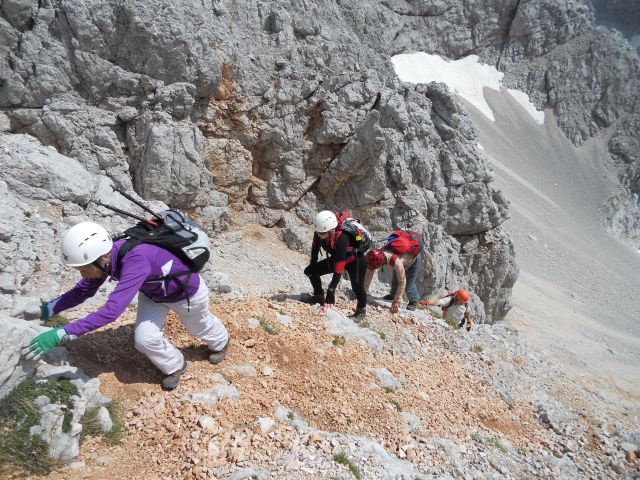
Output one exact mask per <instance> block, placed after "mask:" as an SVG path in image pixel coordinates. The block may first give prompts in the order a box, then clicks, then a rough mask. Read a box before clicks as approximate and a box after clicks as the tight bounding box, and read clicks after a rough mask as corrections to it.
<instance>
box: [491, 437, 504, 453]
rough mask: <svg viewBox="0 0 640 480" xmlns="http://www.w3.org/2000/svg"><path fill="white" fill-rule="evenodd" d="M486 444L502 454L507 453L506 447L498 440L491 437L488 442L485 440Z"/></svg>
mask: <svg viewBox="0 0 640 480" xmlns="http://www.w3.org/2000/svg"><path fill="white" fill-rule="evenodd" d="M486 443H487V444H488V445H493V446H494V447H496V448H497V449H498V450H500V451H501V452H502V453H508V450H507V447H505V446H504V445H503V444H502V442H501V441H500V440H499V439H498V438H495V437H491V438H490V439H489V440H487V442H486Z"/></svg>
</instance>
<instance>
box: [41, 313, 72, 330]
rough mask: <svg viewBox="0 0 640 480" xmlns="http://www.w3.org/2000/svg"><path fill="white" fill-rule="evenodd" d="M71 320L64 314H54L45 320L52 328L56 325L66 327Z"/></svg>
mask: <svg viewBox="0 0 640 480" xmlns="http://www.w3.org/2000/svg"><path fill="white" fill-rule="evenodd" d="M70 321H71V320H69V319H68V318H67V317H63V316H62V315H54V316H53V317H51V318H50V319H49V320H47V321H46V322H44V324H45V325H46V326H47V327H51V328H55V327H64V326H65V325H66V324H67V323H69V322H70Z"/></svg>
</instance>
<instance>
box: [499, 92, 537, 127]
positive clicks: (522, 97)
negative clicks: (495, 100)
mask: <svg viewBox="0 0 640 480" xmlns="http://www.w3.org/2000/svg"><path fill="white" fill-rule="evenodd" d="M507 92H509V94H510V95H511V96H512V97H513V99H514V100H515V101H516V102H518V103H519V104H520V105H522V106H523V107H524V109H525V110H526V111H527V112H528V113H529V115H531V117H532V118H533V119H534V120H535V122H536V123H537V124H538V125H544V112H541V111H540V110H536V107H534V106H533V104H532V103H531V102H530V101H529V95H527V94H526V93H524V92H522V91H520V90H515V89H513V88H508V89H507Z"/></svg>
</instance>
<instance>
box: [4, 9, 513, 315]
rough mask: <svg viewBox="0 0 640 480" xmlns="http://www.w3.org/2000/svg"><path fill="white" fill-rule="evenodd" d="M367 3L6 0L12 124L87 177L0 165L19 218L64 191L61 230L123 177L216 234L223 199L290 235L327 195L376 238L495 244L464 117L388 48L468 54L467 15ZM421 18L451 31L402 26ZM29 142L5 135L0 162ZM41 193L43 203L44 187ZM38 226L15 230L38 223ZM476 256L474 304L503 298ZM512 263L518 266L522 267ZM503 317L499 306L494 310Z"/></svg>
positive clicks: (486, 174)
mask: <svg viewBox="0 0 640 480" xmlns="http://www.w3.org/2000/svg"><path fill="white" fill-rule="evenodd" d="M481 7H482V8H488V9H490V11H491V12H494V13H493V14H492V16H491V19H490V20H489V22H488V24H491V27H490V28H491V30H492V31H494V32H495V34H496V36H499V34H498V32H500V30H501V28H503V27H504V25H506V24H507V22H508V18H509V8H500V9H496V8H495V7H493V6H491V5H490V2H487V5H482V6H479V7H478V8H479V9H480V8H481ZM359 9H360V6H359V5H357V4H356V3H350V2H345V3H343V4H340V5H337V4H336V5H333V8H331V9H326V8H324V7H322V8H321V7H320V6H317V5H315V4H309V5H300V6H291V5H290V4H288V3H287V2H270V3H263V2H250V3H249V4H242V5H222V4H215V5H213V6H211V7H209V8H202V6H201V5H200V4H199V3H197V2H191V3H189V2H187V3H186V4H184V3H182V4H181V5H180V8H177V7H176V5H174V3H173V2H171V1H168V0H163V1H159V2H155V3H154V4H153V5H151V4H147V3H145V2H134V3H131V2H129V3H127V5H120V4H117V3H114V2H109V1H92V2H90V3H89V4H86V3H83V4H82V5H81V4H77V3H75V2H71V3H69V2H67V3H65V4H42V5H38V6H37V7H35V6H34V5H33V4H32V3H31V2H27V1H23V2H12V3H11V4H7V5H3V8H2V18H3V23H2V25H3V30H2V32H3V36H4V38H6V40H7V41H6V42H4V44H3V45H4V47H3V54H4V55H3V58H4V59H5V60H4V62H5V64H4V67H6V68H4V69H3V72H5V73H4V74H3V78H2V82H3V83H2V85H3V88H2V93H1V94H0V105H1V106H2V107H4V108H5V109H6V110H5V111H6V119H5V120H4V121H3V129H4V130H5V131H7V132H9V133H10V134H12V135H11V136H14V135H16V134H28V135H30V136H31V137H35V138H37V139H38V140H39V141H40V142H41V143H42V144H43V145H48V146H52V147H54V148H55V150H56V152H57V154H58V155H64V157H66V158H65V160H64V161H63V162H62V163H61V164H65V163H68V158H72V159H74V160H75V161H77V162H78V163H77V164H75V165H74V168H73V169H72V170H70V171H71V172H79V173H78V175H77V177H76V178H77V179H81V178H83V177H86V179H85V180H83V181H78V182H77V183H76V185H77V186H78V187H79V191H78V192H76V193H75V194H74V195H75V197H73V198H69V197H68V195H69V194H70V193H71V192H67V193H66V194H65V195H67V196H62V197H61V196H60V195H61V194H60V192H55V189H58V190H59V189H61V188H68V187H62V186H61V185H62V184H63V183H67V182H69V181H70V179H68V178H63V177H59V175H58V176H57V177H56V176H53V177H49V178H50V179H51V181H49V182H47V181H44V180H39V181H38V182H40V183H38V182H36V181H34V180H33V178H28V179H25V178H24V176H25V175H26V174H25V171H29V170H30V169H31V170H32V169H33V167H32V166H31V165H28V164H27V165H26V166H27V168H26V169H23V167H24V166H25V164H24V163H22V162H21V163H18V164H16V165H15V167H14V168H12V169H11V171H9V172H7V173H5V174H3V179H5V182H6V184H7V195H8V196H12V195H15V197H14V200H15V202H16V203H17V205H18V207H17V208H18V210H25V209H26V207H25V206H24V205H21V201H22V200H23V198H25V197H29V198H33V195H32V194H31V190H32V188H33V187H37V188H39V189H41V190H43V191H46V190H47V188H49V187H51V188H54V192H53V193H54V194H53V197H54V198H56V199H57V200H59V201H60V202H61V203H60V208H59V209H58V211H57V212H56V215H50V216H49V217H48V218H47V221H50V222H51V223H50V225H51V226H54V225H55V226H57V225H56V224H57V222H58V220H62V221H63V223H71V222H73V221H74V219H78V218H80V217H85V218H86V217H89V218H90V217H92V216H96V215H97V214H104V213H105V212H104V209H100V208H96V207H95V205H94V204H93V203H92V201H95V200H98V201H101V202H106V203H113V194H112V193H111V192H110V190H111V187H110V186H111V185H113V186H116V187H120V188H124V189H125V190H131V189H134V190H135V191H136V192H138V193H139V194H140V195H141V196H143V197H145V198H149V199H156V200H160V201H162V202H165V203H167V204H171V205H172V206H175V207H179V208H184V209H187V208H189V209H192V208H195V209H196V210H195V211H196V213H198V214H200V215H201V216H204V217H205V221H204V222H203V223H205V224H208V225H209V226H211V227H214V228H220V227H221V226H223V225H224V224H225V222H226V221H227V218H228V216H227V215H228V213H227V210H226V208H227V205H228V204H229V205H230V206H231V207H232V208H233V209H235V210H237V211H240V210H242V211H244V212H245V214H244V215H243V216H242V217H239V218H244V219H245V221H246V220H247V219H248V220H255V219H257V220H259V221H261V222H263V223H264V224H268V225H274V224H276V223H279V222H280V223H281V222H283V221H284V222H285V223H286V227H287V231H288V232H289V235H290V236H291V235H293V237H292V239H291V242H293V243H292V244H299V243H300V242H299V240H296V239H299V238H300V232H299V228H300V226H301V225H304V224H305V223H306V222H308V221H309V220H310V219H311V217H312V215H313V213H314V212H315V211H316V210H317V209H319V208H324V207H323V205H327V206H329V207H331V208H348V209H351V210H353V211H354V213H356V214H357V215H358V216H359V217H360V218H362V220H364V221H365V222H366V223H367V224H368V225H369V226H370V227H371V228H372V229H374V230H376V231H380V232H383V231H385V230H389V229H391V228H395V227H400V226H407V225H410V226H413V227H415V228H426V227H427V226H428V225H441V226H442V227H443V230H442V232H443V233H442V234H443V235H444V236H446V237H447V241H448V242H449V245H450V246H451V248H454V249H455V248H458V246H459V245H460V243H459V242H458V241H456V240H455V239H454V237H458V236H459V237H465V236H477V237H478V239H479V238H480V236H485V235H487V234H488V232H490V231H495V232H496V233H495V234H496V235H498V236H501V235H502V234H500V224H501V223H502V222H503V221H504V219H505V218H507V216H508V211H507V204H506V201H505V200H504V198H503V197H502V196H501V195H500V194H499V193H497V192H495V191H493V190H492V189H491V186H490V182H491V180H492V177H491V173H490V171H489V169H488V168H487V166H486V164H485V162H484V160H483V159H482V157H481V156H480V155H479V154H478V152H477V149H476V143H477V140H476V130H475V127H474V126H473V124H472V123H471V121H470V120H469V118H468V117H467V115H466V113H465V111H464V109H463V108H462V106H461V105H460V104H459V103H458V102H457V101H456V100H455V99H454V97H453V96H452V94H451V92H449V91H448V90H447V89H446V87H445V86H443V85H429V86H409V85H402V84H400V83H399V82H398V80H397V78H396V76H395V74H394V72H393V69H392V67H391V64H390V62H389V57H388V55H389V54H390V53H391V52H393V51H394V50H395V51H398V50H404V49H406V48H409V47H410V46H411V48H416V49H428V50H433V48H428V45H427V44H426V43H425V42H426V41H428V39H431V40H434V39H437V40H434V41H435V42H436V43H434V44H433V45H434V48H436V47H437V48H438V49H441V50H442V51H443V52H447V55H449V56H460V55H462V54H464V53H465V52H466V51H470V49H472V48H473V40H472V39H471V37H469V35H466V34H464V33H463V32H464V31H465V30H468V23H467V21H466V20H465V12H464V11H463V10H461V9H460V8H458V7H455V8H453V9H451V8H445V7H443V8H440V7H439V6H432V7H429V8H426V9H423V10H424V11H419V12H414V11H413V10H412V9H413V7H411V8H410V9H409V10H407V8H406V6H404V3H403V2H390V3H388V4H387V3H385V4H381V5H374V6H367V7H366V8H365V9H364V10H363V11H362V13H359V12H358V10H359ZM381 10H382V11H384V12H386V13H387V14H389V18H390V19H391V20H390V24H389V25H388V27H389V28H384V29H382V30H383V31H384V35H383V36H380V35H379V34H378V33H379V31H380V30H381V29H378V28H375V25H377V20H376V21H374V20H373V17H371V18H369V16H373V15H377V13H378V12H379V11H381ZM158 12H163V13H162V15H158ZM310 13H313V14H312V15H310ZM420 18H422V19H427V20H428V23H429V24H430V25H431V26H434V27H437V29H439V30H444V31H446V32H447V33H446V35H437V36H433V35H423V36H415V35H406V34H404V33H402V31H403V30H404V29H405V28H408V26H409V25H411V26H413V27H415V28H418V26H419V24H420ZM487 27H488V25H487ZM419 29H420V30H421V31H424V32H427V31H428V27H425V26H424V25H423V26H420V27H419ZM392 33H393V35H394V36H396V37H397V39H394V38H391V37H390V35H391V34H392ZM396 34H398V35H396ZM419 37H420V38H423V40H418V38H419ZM462 38H463V39H464V40H460V39H462ZM7 138H8V137H7ZM25 142H27V143H29V142H30V141H29V140H27V137H24V136H23V137H16V138H15V139H13V140H11V141H10V142H9V143H8V145H10V147H9V150H8V151H7V154H8V155H12V152H13V149H15V148H16V147H15V145H16V144H18V143H20V144H23V145H24V143H25ZM31 145H33V148H34V149H35V150H38V151H41V150H42V148H41V147H40V146H37V145H35V144H31ZM21 148H22V147H21ZM48 155H53V152H51V153H49V154H48ZM4 158H5V162H6V163H9V162H8V158H9V157H8V156H5V157H4ZM37 158H40V157H37ZM50 160H51V159H47V158H46V157H44V158H43V161H50ZM38 168H42V169H43V170H42V171H43V172H48V171H49V167H48V166H47V165H38ZM18 169H21V171H20V172H17V171H16V170H18ZM14 175H15V176H14ZM71 175H73V174H71ZM18 182H20V184H19V185H18ZM25 185H26V186H25ZM38 191H39V192H40V190H38ZM94 192H102V193H103V194H104V196H100V195H98V197H96V196H95V193H94ZM36 198H40V199H41V200H42V201H46V202H48V203H51V199H50V198H49V196H47V194H46V193H40V194H39V197H36ZM116 206H117V205H116ZM31 208H33V209H35V210H36V211H39V210H41V209H42V208H44V206H43V205H35V204H34V205H32V206H31ZM252 212H253V216H251V214H252ZM246 214H249V216H247V215H246ZM256 214H257V216H256ZM292 214H293V215H292ZM19 215H20V214H18V217H19ZM23 217H24V215H23ZM69 217H71V218H69ZM30 218H31V217H27V218H26V219H25V221H24V222H22V223H24V224H25V225H23V227H22V229H23V231H29V230H34V228H33V227H32V225H33V223H32V220H30ZM285 218H286V221H285V220H284V219H285ZM34 221H35V219H34ZM114 222H116V223H117V222H118V220H114ZM201 222H202V218H201ZM118 226H119V225H118ZM296 232H297V233H296ZM25 237H28V238H34V237H33V236H32V235H31V236H30V235H29V234H26V235H25ZM502 237H504V235H502ZM504 238H505V240H506V237H504ZM479 241H480V240H479ZM506 241H507V242H508V240H506ZM487 245H494V244H493V243H489V244H487ZM298 248H304V246H301V245H298ZM491 248H493V247H489V249H491ZM37 250H38V248H37V247H34V253H35V255H36V256H38V253H37ZM508 250H509V249H508V248H507V251H508ZM457 253H458V254H459V253H461V252H460V251H458V252H457ZM33 260H34V259H33V258H32V259H31V260H27V264H28V265H27V264H25V265H24V266H23V267H22V271H23V273H20V272H18V273H14V274H11V276H12V278H10V279H9V281H11V282H12V283H13V285H21V287H20V288H13V287H12V288H13V290H12V291H11V292H9V294H10V295H12V296H13V295H19V294H23V293H26V292H27V291H28V289H29V288H32V287H31V285H32V284H30V283H28V282H26V283H23V282H22V280H20V278H21V277H20V276H21V275H25V274H27V273H29V270H30V269H33V268H34V267H32V266H30V265H31V263H30V262H33ZM433 262H434V264H435V266H439V265H444V264H446V263H449V259H448V258H440V257H438V258H434V259H433ZM7 263H8V262H7ZM463 263H464V262H463ZM472 263H473V264H474V267H473V268H461V269H460V270H459V277H456V278H457V281H459V282H460V283H461V284H464V285H465V286H469V287H471V288H472V289H475V290H477V291H478V295H479V298H480V299H481V302H480V304H479V305H482V304H484V305H490V304H493V303H496V302H497V303H498V304H502V305H503V306H504V305H508V297H509V291H510V285H509V281H507V282H506V283H505V282H504V281H503V280H500V279H499V277H501V276H500V275H498V276H496V279H494V280H493V281H491V282H489V283H486V284H483V285H482V286H481V285H479V284H476V283H474V282H476V280H475V278H476V275H475V274H473V275H472V274H471V273H472V272H476V273H477V274H480V273H481V270H482V269H483V268H486V266H478V264H477V263H475V262H472ZM483 265H484V264H483ZM56 266H57V265H56ZM503 267H504V268H506V269H508V270H510V271H511V274H510V276H511V277H512V276H514V275H515V272H516V270H515V268H514V265H513V261H512V259H511V260H508V261H507V262H506V263H505V264H504V265H503V266H501V267H500V268H503ZM452 271H453V270H452ZM456 272H457V271H456ZM427 275H428V274H427ZM25 276H28V275H25ZM465 276H466V277H467V278H464V277H465ZM485 276H486V275H485ZM423 284H424V288H425V290H426V291H429V290H434V289H435V288H436V285H435V284H429V283H428V282H426V281H425V282H423ZM491 297H493V298H491ZM8 302H9V301H7V303H8ZM505 311H506V309H505V308H493V307H491V308H489V310H488V311H487V320H490V319H492V318H493V317H494V316H496V317H497V316H500V315H502V314H504V312H505Z"/></svg>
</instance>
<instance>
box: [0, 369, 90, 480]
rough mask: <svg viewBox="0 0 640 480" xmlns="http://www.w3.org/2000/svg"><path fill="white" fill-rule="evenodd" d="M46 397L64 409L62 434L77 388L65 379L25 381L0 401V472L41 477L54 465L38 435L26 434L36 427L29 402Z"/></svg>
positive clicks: (37, 416)
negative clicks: (17, 471) (10, 469)
mask: <svg viewBox="0 0 640 480" xmlns="http://www.w3.org/2000/svg"><path fill="white" fill-rule="evenodd" d="M41 395H46V396H47V397H49V399H50V400H51V401H52V402H54V403H60V404H62V405H64V406H66V408H67V410H66V411H65V414H64V420H63V426H62V430H63V431H65V432H66V431H69V428H70V427H71V418H72V417H71V411H70V410H71V408H72V407H73V401H72V400H71V397H72V396H73V395H78V389H77V388H76V386H75V385H74V384H73V383H71V382H70V381H69V380H66V379H62V380H57V381H48V382H35V381H34V380H32V379H27V380H24V381H23V382H21V383H20V384H19V385H18V386H16V387H15V388H14V389H13V390H12V391H11V392H10V393H9V394H8V395H7V396H6V397H5V398H4V399H3V400H2V401H0V471H1V470H5V469H6V468H8V467H9V466H17V467H21V468H22V469H24V470H26V471H28V472H31V473H35V474H39V475H44V474H47V473H49V472H50V471H51V469H52V468H53V467H54V465H55V462H54V461H53V460H51V459H50V458H49V457H48V455H47V454H48V450H49V446H48V445H47V443H46V442H45V441H44V440H43V439H42V438H40V437H39V436H38V435H33V436H31V435H30V433H29V432H30V430H31V427H33V426H36V425H39V424H40V411H39V409H38V408H37V407H36V406H35V405H34V404H33V401H34V400H35V399H36V398H37V397H39V396H41Z"/></svg>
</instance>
